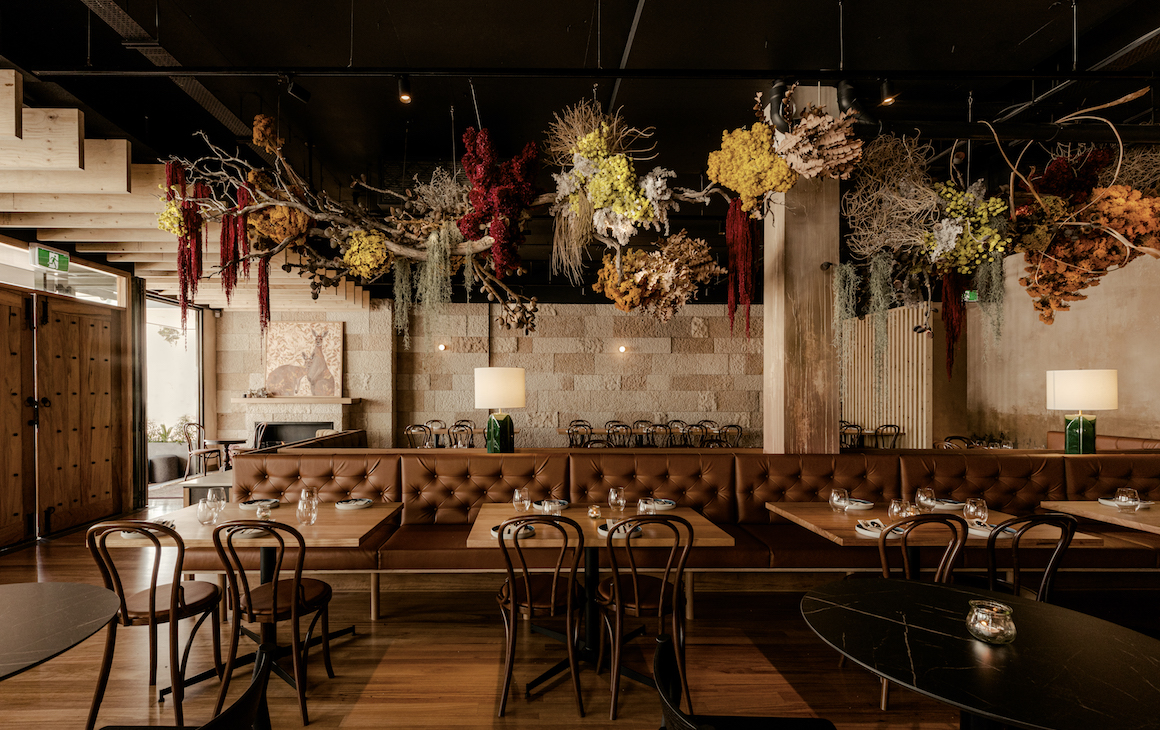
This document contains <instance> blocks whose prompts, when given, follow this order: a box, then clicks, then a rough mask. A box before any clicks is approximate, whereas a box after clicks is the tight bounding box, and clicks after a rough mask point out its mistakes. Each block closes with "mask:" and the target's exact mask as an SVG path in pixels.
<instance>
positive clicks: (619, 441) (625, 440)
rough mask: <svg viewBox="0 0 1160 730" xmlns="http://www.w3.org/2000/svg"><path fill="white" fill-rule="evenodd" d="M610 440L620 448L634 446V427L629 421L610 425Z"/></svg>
mask: <svg viewBox="0 0 1160 730" xmlns="http://www.w3.org/2000/svg"><path fill="white" fill-rule="evenodd" d="M608 441H609V442H610V443H611V444H612V445H613V446H615V447H616V448H618V449H627V448H628V447H630V446H632V428H630V427H629V425H628V424H627V423H614V424H612V425H611V426H609V427H608Z"/></svg>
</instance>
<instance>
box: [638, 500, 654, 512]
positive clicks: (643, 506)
mask: <svg viewBox="0 0 1160 730" xmlns="http://www.w3.org/2000/svg"><path fill="white" fill-rule="evenodd" d="M636 513H637V514H638V515H655V514H656V513H657V503H656V500H654V499H653V498H652V497H642V498H641V499H640V501H638V502H637V503H636Z"/></svg>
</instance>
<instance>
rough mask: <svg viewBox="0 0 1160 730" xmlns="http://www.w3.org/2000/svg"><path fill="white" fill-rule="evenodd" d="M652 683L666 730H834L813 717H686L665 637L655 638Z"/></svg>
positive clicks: (671, 651) (672, 653)
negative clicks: (659, 702)
mask: <svg viewBox="0 0 1160 730" xmlns="http://www.w3.org/2000/svg"><path fill="white" fill-rule="evenodd" d="M653 683H654V684H656V687H657V695H658V696H659V697H660V700H661V715H662V716H663V717H664V720H665V724H664V727H665V730H759V729H764V730H769V728H777V730H835V728H834V723H832V722H830V721H829V720H823V719H821V718H814V717H745V716H741V715H688V714H685V713H684V712H682V711H681V675H680V672H679V671H678V668H677V652H676V650H675V649H674V648H673V639H672V637H670V636H669V635H668V634H661V635H660V636H658V637H657V650H656V653H655V654H653Z"/></svg>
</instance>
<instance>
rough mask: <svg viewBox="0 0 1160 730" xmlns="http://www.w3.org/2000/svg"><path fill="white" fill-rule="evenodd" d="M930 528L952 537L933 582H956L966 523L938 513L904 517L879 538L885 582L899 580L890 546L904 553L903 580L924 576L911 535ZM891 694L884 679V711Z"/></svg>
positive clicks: (957, 518)
mask: <svg viewBox="0 0 1160 730" xmlns="http://www.w3.org/2000/svg"><path fill="white" fill-rule="evenodd" d="M927 526H937V527H943V528H946V530H947V531H948V534H949V536H950V537H949V539H948V540H947V546H946V549H945V550H944V551H943V554H942V557H941V558H940V559H939V562H938V567H937V568H936V569H935V573H934V582H935V583H951V582H953V580H954V575H953V574H954V569H955V564H956V563H958V560H959V556H960V555H961V554H962V552H963V546H964V545H966V544H967V530H968V528H967V521H966V520H964V519H963V518H962V517H959V516H958V515H953V514H948V513H938V512H932V513H930V514H925V515H914V516H913V517H904V518H902V519H901V520H899V521H897V522H895V523H893V524H891V525H887V528H886V529H885V530H883V531H882V533H881V534H880V535H879V536H878V556H879V558H880V559H881V561H882V577H883V578H893V577H896V576H895V575H894V572H893V570H892V569H891V567H890V555H889V551H888V550H887V545H888V543H893V544H895V545H897V546H898V547H900V548H901V549H902V574H901V577H902V578H903V579H905V580H917V579H918V578H919V576H920V574H921V566H920V565H919V564H918V560H917V556H918V554H919V553H918V551H917V550H911V549H910V545H909V540H910V535H911V533H913V532H914V531H915V530H916V529H918V528H920V527H927ZM896 529H899V530H901V531H902V532H901V534H898V536H897V537H892V535H895V534H897V533H895V530H896ZM889 694H890V682H889V680H887V679H886V678H883V679H882V698H881V701H880V703H879V704H880V707H881V708H882V710H883V711H885V710H886V706H887V704H888V701H889Z"/></svg>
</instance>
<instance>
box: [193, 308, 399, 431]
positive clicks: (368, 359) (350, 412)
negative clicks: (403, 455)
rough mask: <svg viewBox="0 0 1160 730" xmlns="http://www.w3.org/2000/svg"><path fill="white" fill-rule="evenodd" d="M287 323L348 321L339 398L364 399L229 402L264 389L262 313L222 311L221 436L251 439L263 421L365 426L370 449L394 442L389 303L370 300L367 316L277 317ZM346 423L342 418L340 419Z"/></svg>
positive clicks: (292, 313) (219, 336) (217, 402)
mask: <svg viewBox="0 0 1160 730" xmlns="http://www.w3.org/2000/svg"><path fill="white" fill-rule="evenodd" d="M271 316H272V318H273V319H274V320H277V321H283V322H327V321H329V322H343V323H344V325H343V331H344V336H343V340H344V342H343V383H342V395H343V396H345V397H348V398H361V399H362V401H361V402H360V403H358V404H354V405H350V406H342V407H339V406H335V405H315V404H279V403H276V402H273V401H262V400H256V401H254V402H253V403H232V402H231V398H236V397H239V396H241V395H242V394H243V393H245V392H246V391H249V390H251V389H254V388H260V387H262V386H263V385H264V383H265V364H264V362H263V348H262V340H261V334H260V333H259V329H258V314H257V312H254V311H224V312H222V315H221V319H219V320H218V328H217V333H218V334H217V393H216V394H215V395H216V398H215V399H214V403H213V404H212V405H211V404H208V403H207V405H206V409H205V410H206V412H207V413H209V412H210V410H211V408H212V407H213V406H216V408H217V427H218V435H219V437H220V438H247V439H248V438H250V437H252V436H253V430H252V423H253V422H254V421H255V420H259V421H263V420H269V421H339V423H338V424H337V425H339V426H342V427H346V428H365V429H366V430H367V438H368V440H369V441H370V443H372V444H383V445H389V444H391V443H393V442H394V438H395V435H394V417H395V398H394V382H395V359H394V329H393V322H394V320H393V317H392V311H391V303H390V302H388V301H381V300H372V301H371V308H370V310H339V311H329V312H328V311H325V310H322V309H318V310H313V309H309V310H303V311H284V312H283V311H274V312H272V313H271ZM207 395H208V394H207ZM340 419H341V420H340Z"/></svg>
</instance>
